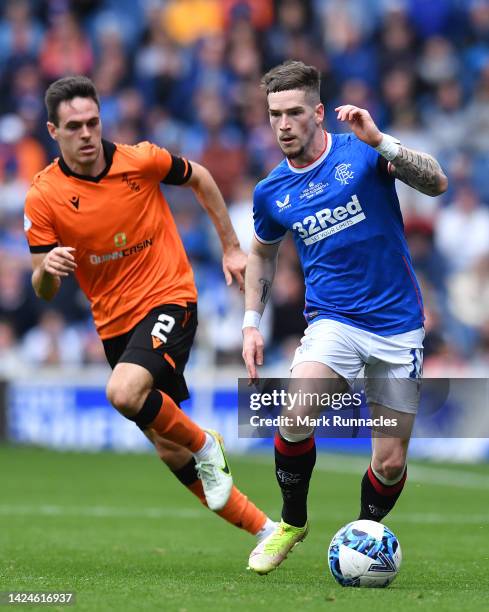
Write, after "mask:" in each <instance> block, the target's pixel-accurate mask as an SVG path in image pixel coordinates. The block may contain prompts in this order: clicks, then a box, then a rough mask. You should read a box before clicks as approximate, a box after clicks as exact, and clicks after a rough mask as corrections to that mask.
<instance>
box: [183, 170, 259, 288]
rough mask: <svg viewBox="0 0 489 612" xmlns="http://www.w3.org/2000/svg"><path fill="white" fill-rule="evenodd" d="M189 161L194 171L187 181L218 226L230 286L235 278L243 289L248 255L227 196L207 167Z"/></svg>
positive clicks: (223, 261) (223, 260)
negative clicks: (231, 212)
mask: <svg viewBox="0 0 489 612" xmlns="http://www.w3.org/2000/svg"><path fill="white" fill-rule="evenodd" d="M189 164H190V165H191V167H192V174H191V176H190V178H189V179H188V181H187V182H186V183H184V184H185V185H186V186H189V187H191V188H192V190H193V192H194V193H195V196H196V198H197V200H198V201H199V203H200V205H201V206H202V208H204V210H205V211H206V212H207V214H208V215H209V217H210V219H211V221H212V223H213V225H214V227H215V228H216V231H217V234H218V236H219V239H220V241H221V245H222V253H223V255H222V269H223V271H224V277H225V278H226V283H227V284H228V285H230V284H231V283H232V282H233V277H234V278H235V279H236V281H237V282H238V285H239V288H240V289H241V291H243V290H244V273H245V268H246V260H247V257H246V253H245V252H244V251H243V250H242V249H241V247H240V244H239V240H238V237H237V236H236V232H235V231H234V227H233V224H232V223H231V219H230V217H229V213H228V209H227V207H226V204H225V202H224V198H223V197H222V194H221V192H220V191H219V187H218V186H217V185H216V182H215V180H214V179H213V178H212V175H211V173H210V172H209V171H208V170H207V168H204V166H201V165H200V164H198V163H197V162H194V161H189Z"/></svg>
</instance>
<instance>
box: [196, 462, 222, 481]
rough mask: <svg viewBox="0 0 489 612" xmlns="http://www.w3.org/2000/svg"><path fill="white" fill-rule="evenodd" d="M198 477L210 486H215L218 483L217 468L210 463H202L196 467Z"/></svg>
mask: <svg viewBox="0 0 489 612" xmlns="http://www.w3.org/2000/svg"><path fill="white" fill-rule="evenodd" d="M195 469H196V470H197V476H198V477H199V478H200V480H205V481H206V482H208V483H209V484H212V485H215V484H217V483H218V479H217V478H216V469H217V468H216V466H215V465H214V464H213V463H211V462H209V461H201V462H200V463H197V464H196V465H195Z"/></svg>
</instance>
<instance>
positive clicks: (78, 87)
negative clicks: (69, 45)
mask: <svg viewBox="0 0 489 612" xmlns="http://www.w3.org/2000/svg"><path fill="white" fill-rule="evenodd" d="M73 98H91V99H92V100H93V101H94V102H95V104H96V105H97V106H98V108H99V109H100V100H99V98H98V93H97V90H96V89H95V85H94V84H93V83H92V81H91V80H90V79H89V78H88V77H86V76H69V77H63V78H62V79H58V80H57V81H54V83H51V85H50V86H49V87H48V89H47V91H46V95H45V96H44V103H45V105H46V110H47V111H48V121H50V122H51V123H54V125H56V126H57V125H58V121H59V117H58V108H59V105H60V104H61V102H66V101H68V100H73Z"/></svg>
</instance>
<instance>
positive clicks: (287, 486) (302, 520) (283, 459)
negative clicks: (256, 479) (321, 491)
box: [275, 433, 316, 527]
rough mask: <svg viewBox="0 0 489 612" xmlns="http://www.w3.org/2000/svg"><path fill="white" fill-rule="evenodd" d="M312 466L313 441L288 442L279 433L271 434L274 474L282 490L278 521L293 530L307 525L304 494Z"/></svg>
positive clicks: (314, 456)
mask: <svg viewBox="0 0 489 612" xmlns="http://www.w3.org/2000/svg"><path fill="white" fill-rule="evenodd" d="M315 463H316V444H315V443H314V438H307V439H306V440H302V441H301V442H288V441H287V440H284V438H282V436H281V435H280V434H279V433H277V434H276V435H275V475H276V477H277V482H278V484H279V486H280V489H281V491H282V499H283V507H282V518H283V520H284V521H285V522H286V523H288V524H289V525H294V527H303V526H304V525H305V524H306V522H307V493H308V491H309V481H310V480H311V475H312V470H313V468H314V464H315Z"/></svg>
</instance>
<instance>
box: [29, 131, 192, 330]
mask: <svg viewBox="0 0 489 612" xmlns="http://www.w3.org/2000/svg"><path fill="white" fill-rule="evenodd" d="M102 144H103V148H104V154H105V160H106V167H105V169H104V170H103V172H101V174H99V175H98V176H96V177H90V176H82V175H78V174H75V173H74V172H72V171H71V170H70V169H69V167H68V166H67V164H66V163H65V161H64V160H63V159H62V158H61V157H60V158H57V159H56V160H55V161H54V162H53V163H51V164H50V165H49V166H47V167H46V168H45V169H44V170H43V171H42V172H40V173H39V174H37V175H36V176H35V178H34V181H33V183H32V185H31V187H30V189H29V191H28V193H27V197H26V203H25V230H26V235H27V240H28V243H29V248H30V250H31V252H32V253H44V252H48V251H50V250H51V249H52V248H54V247H55V246H57V245H62V246H70V247H74V248H75V249H76V251H75V252H74V256H75V260H76V263H77V266H78V267H77V269H76V272H75V276H76V278H77V280H78V283H79V284H80V287H81V289H82V290H83V292H84V293H85V295H86V296H87V298H88V299H89V301H90V304H91V308H92V313H93V318H94V321H95V325H96V327H97V330H98V332H99V335H100V337H101V338H102V339H105V338H111V337H114V336H118V335H120V334H123V333H125V332H126V331H128V330H129V329H131V328H132V327H134V325H135V324H136V323H137V322H138V321H140V320H141V319H142V318H143V317H144V316H145V315H146V314H147V313H148V312H149V311H150V310H151V309H153V308H155V307H156V306H159V305H160V304H179V305H182V306H185V305H186V304H187V302H195V301H196V299H197V290H196V288H195V284H194V279H193V273H192V269H191V267H190V264H189V262H188V259H187V256H186V253H185V250H184V248H183V245H182V242H181V240H180V236H179V235H178V232H177V228H176V225H175V221H174V219H173V216H172V214H171V211H170V208H169V206H168V203H167V202H166V200H165V198H164V196H163V194H162V193H161V189H160V182H163V183H169V184H174V185H180V184H184V183H185V182H186V181H188V179H189V178H190V176H191V173H192V167H191V165H190V164H189V163H188V161H187V160H185V159H184V158H181V157H176V156H172V155H171V154H170V153H169V152H168V151H167V150H166V149H161V148H159V147H157V146H156V145H154V144H151V143H149V142H142V143H140V144H137V145H135V146H129V145H121V144H117V145H115V144H113V143H111V142H107V141H102Z"/></svg>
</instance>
